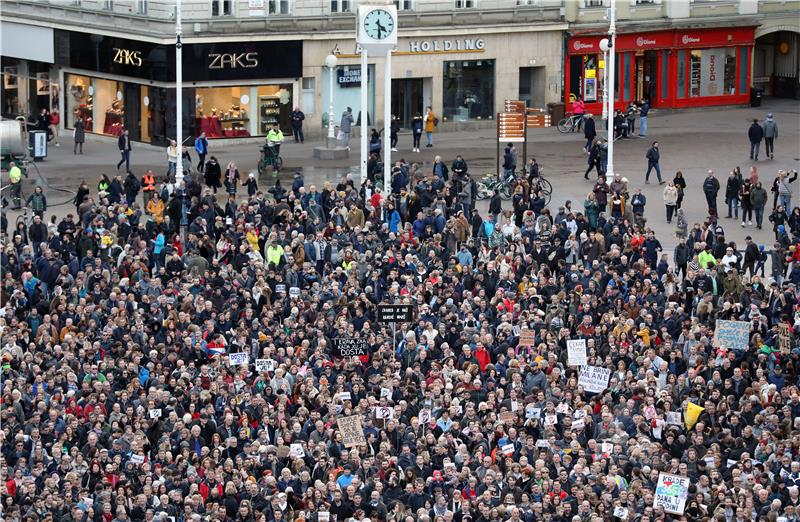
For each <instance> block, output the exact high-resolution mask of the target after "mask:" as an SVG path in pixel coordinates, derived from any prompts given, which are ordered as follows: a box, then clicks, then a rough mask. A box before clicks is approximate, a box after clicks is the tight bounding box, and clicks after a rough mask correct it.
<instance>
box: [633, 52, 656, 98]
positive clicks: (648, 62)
mask: <svg viewBox="0 0 800 522" xmlns="http://www.w3.org/2000/svg"><path fill="white" fill-rule="evenodd" d="M657 86H658V53H657V52H656V51H645V52H644V53H641V54H637V55H636V101H642V100H644V99H645V98H647V99H648V100H650V105H651V106H653V107H655V106H657V104H658V96H657V92H656V88H657Z"/></svg>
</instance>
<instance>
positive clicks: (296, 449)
mask: <svg viewBox="0 0 800 522" xmlns="http://www.w3.org/2000/svg"><path fill="white" fill-rule="evenodd" d="M289 456H290V457H297V458H301V459H302V458H303V457H305V456H306V452H305V451H304V450H303V445H302V444H299V443H297V442H294V443H292V444H291V445H290V446H289Z"/></svg>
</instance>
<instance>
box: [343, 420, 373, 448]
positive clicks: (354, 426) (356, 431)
mask: <svg viewBox="0 0 800 522" xmlns="http://www.w3.org/2000/svg"><path fill="white" fill-rule="evenodd" d="M336 425H337V426H338V428H339V432H340V433H341V434H342V444H344V447H345V448H355V447H357V446H366V445H367V439H366V437H364V428H363V427H362V426H361V417H359V416H358V415H351V416H350V417H340V418H338V419H337V420H336Z"/></svg>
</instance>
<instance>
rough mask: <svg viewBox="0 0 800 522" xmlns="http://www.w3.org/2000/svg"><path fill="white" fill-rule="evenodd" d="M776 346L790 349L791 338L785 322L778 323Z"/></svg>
mask: <svg viewBox="0 0 800 522" xmlns="http://www.w3.org/2000/svg"><path fill="white" fill-rule="evenodd" d="M778 348H780V349H781V350H791V349H792V338H791V334H790V333H789V325H788V324H786V323H780V324H779V325H778Z"/></svg>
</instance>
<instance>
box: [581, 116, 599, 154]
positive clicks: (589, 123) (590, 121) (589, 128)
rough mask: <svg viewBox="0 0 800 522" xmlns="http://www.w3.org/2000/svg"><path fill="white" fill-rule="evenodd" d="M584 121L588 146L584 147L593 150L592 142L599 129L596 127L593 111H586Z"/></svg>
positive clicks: (584, 132)
mask: <svg viewBox="0 0 800 522" xmlns="http://www.w3.org/2000/svg"><path fill="white" fill-rule="evenodd" d="M583 121H584V126H583V137H584V138H586V146H585V147H583V149H584V150H585V151H587V152H588V151H590V150H591V148H592V143H593V142H594V139H595V137H596V136H597V129H596V128H595V125H594V117H593V116H592V114H591V113H586V116H584V117H583Z"/></svg>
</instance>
